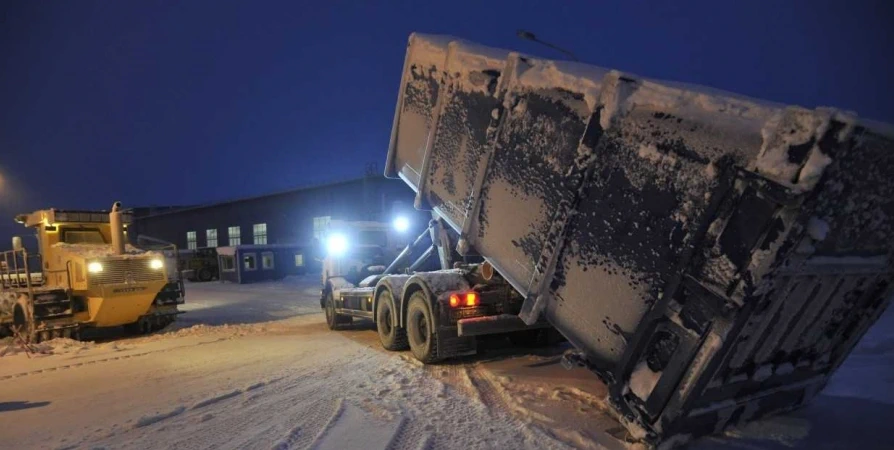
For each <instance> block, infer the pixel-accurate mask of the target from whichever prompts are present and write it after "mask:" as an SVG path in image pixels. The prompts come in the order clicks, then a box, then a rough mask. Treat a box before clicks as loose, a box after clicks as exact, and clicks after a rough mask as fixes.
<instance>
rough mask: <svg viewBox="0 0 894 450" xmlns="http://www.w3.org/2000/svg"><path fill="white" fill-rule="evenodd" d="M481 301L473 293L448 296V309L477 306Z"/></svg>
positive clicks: (475, 293) (476, 294)
mask: <svg viewBox="0 0 894 450" xmlns="http://www.w3.org/2000/svg"><path fill="white" fill-rule="evenodd" d="M480 304H481V300H480V298H479V297H478V293H477V292H475V291H469V292H458V293H453V294H450V307H451V308H459V307H461V306H478V305H480Z"/></svg>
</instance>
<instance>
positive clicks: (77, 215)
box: [0, 202, 184, 342]
mask: <svg viewBox="0 0 894 450" xmlns="http://www.w3.org/2000/svg"><path fill="white" fill-rule="evenodd" d="M16 221H17V222H19V223H21V224H23V225H25V226H26V227H28V228H31V229H33V230H35V231H36V238H37V243H36V244H37V245H36V248H37V251H36V252H34V251H29V250H28V248H26V247H33V245H27V246H26V245H25V244H26V242H24V241H23V240H22V238H21V237H15V238H13V249H12V250H8V251H4V252H2V253H0V333H7V334H9V333H13V332H18V334H20V335H21V336H23V337H24V338H25V339H26V340H28V341H30V342H40V341H42V340H46V339H52V338H56V337H75V338H76V337H78V336H79V335H80V331H82V330H83V329H85V328H91V327H95V328H101V327H116V326H124V327H125V328H127V329H128V330H129V331H132V332H142V333H148V332H151V331H153V330H156V329H160V328H163V327H164V326H166V325H168V324H170V323H171V322H172V321H173V320H174V318H175V317H176V315H177V314H179V313H180V311H179V310H178V308H177V307H178V305H180V304H183V302H184V295H183V284H182V280H180V279H179V277H177V276H176V275H171V271H169V270H166V266H167V265H172V267H176V266H175V264H176V261H173V262H170V263H168V262H167V261H166V260H165V257H164V255H163V254H161V253H157V252H149V251H144V250H140V249H137V248H135V247H133V246H130V245H127V243H126V239H125V233H126V230H125V229H126V227H127V225H126V223H127V222H129V215H128V214H126V213H124V212H122V210H121V204H120V202H116V203H115V204H114V205H113V207H112V210H111V212H103V211H65V210H57V209H47V210H41V211H36V212H33V213H31V214H22V215H19V216H18V217H16ZM28 238H30V236H29V237H28ZM27 244H32V243H31V242H27Z"/></svg>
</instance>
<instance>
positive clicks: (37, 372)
mask: <svg viewBox="0 0 894 450" xmlns="http://www.w3.org/2000/svg"><path fill="white" fill-rule="evenodd" d="M225 340H227V339H226V338H221V339H215V340H213V341H207V342H199V343H197V344H192V345H181V346H178V347H173V348H164V349H158V350H150V351H148V352H141V353H132V354H129V355H119V356H112V357H108V358H101V359H91V360H89V361H84V362H77V363H71V364H64V365H61V366H52V367H46V368H43V369H36V370H31V371H28V372H19V373H12V374H8V375H2V376H0V381H4V380H9V379H12V378H21V377H26V376H32V375H40V374H42V373H47V372H55V371H57V370H68V369H74V368H77V367H84V366H90V365H94V364H99V363H106V362H113V361H120V360H123V359H131V358H137V357H140V356H146V355H151V354H154V353H160V352H169V351H173V350H178V349H183V348H190V347H199V346H202V345H208V344H216V343H218V342H221V341H225ZM85 356H89V355H85Z"/></svg>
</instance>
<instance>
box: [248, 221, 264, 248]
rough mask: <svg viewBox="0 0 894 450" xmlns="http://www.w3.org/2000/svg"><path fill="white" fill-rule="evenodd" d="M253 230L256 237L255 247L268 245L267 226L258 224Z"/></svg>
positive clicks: (253, 226)
mask: <svg viewBox="0 0 894 450" xmlns="http://www.w3.org/2000/svg"><path fill="white" fill-rule="evenodd" d="M251 228H252V234H253V235H254V237H255V245H267V224H266V223H256V224H254V225H252V227H251Z"/></svg>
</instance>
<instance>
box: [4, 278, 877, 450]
mask: <svg viewBox="0 0 894 450" xmlns="http://www.w3.org/2000/svg"><path fill="white" fill-rule="evenodd" d="M317 282H318V281H317V277H311V276H309V277H305V278H302V279H299V280H290V281H289V282H286V283H269V284H258V285H244V286H238V285H225V284H218V283H207V284H189V285H187V289H188V294H187V305H186V307H185V309H186V310H187V311H188V313H187V314H184V315H183V316H181V317H180V320H178V322H177V323H175V324H174V325H172V326H170V327H169V328H167V329H166V330H164V331H162V332H160V333H157V334H154V335H151V336H146V337H140V338H121V339H116V340H108V339H104V340H102V341H100V342H75V341H68V340H56V341H51V342H50V343H48V344H44V345H41V350H42V351H43V352H44V353H43V354H41V355H37V356H32V357H31V358H28V356H27V355H25V354H23V353H16V354H7V355H6V356H3V357H0V448H17V449H19V448H21V449H26V448H55V449H61V448H90V449H93V448H108V449H117V448H140V449H143V448H153V449H167V448H178V449H197V448H240V449H241V448H262V449H292V448H315V449H348V448H362V449H437V448H463V449H465V448H500V449H510V448H511V449H517V448H608V449H622V448H625V447H627V448H629V447H631V446H630V445H628V444H625V442H624V440H625V432H624V431H623V430H622V429H621V428H620V427H618V426H617V424H615V423H614V422H613V421H612V420H611V419H610V418H609V417H608V416H607V415H606V414H605V413H604V412H603V403H602V397H603V395H604V393H605V389H604V386H603V385H602V384H601V383H599V382H598V381H597V380H596V379H595V377H594V376H592V375H591V374H590V373H588V372H586V371H585V370H571V371H566V370H564V369H562V368H561V366H560V364H559V363H558V361H559V360H558V355H559V354H560V353H561V351H562V349H561V348H553V349H542V350H537V351H531V350H529V349H518V348H513V347H510V346H508V345H507V344H505V343H503V342H501V341H493V342H488V343H486V344H485V345H484V349H483V351H482V352H481V354H480V355H478V356H476V357H472V358H465V359H462V360H459V361H453V362H448V363H445V364H439V365H434V366H422V365H420V364H418V363H416V362H415V361H414V360H412V359H411V357H409V355H408V353H390V352H386V351H384V350H383V349H382V348H381V346H380V345H379V343H378V338H377V336H376V333H375V331H374V329H372V327H370V326H367V325H363V324H358V325H356V326H354V327H353V328H351V329H347V330H344V331H339V332H331V331H329V330H328V329H327V328H326V325H325V322H324V319H323V316H322V314H321V313H320V309H319V296H318V295H319V294H318V288H317ZM3 347H5V345H0V349H2V348H3ZM892 369H894V311H889V313H888V314H886V315H885V316H884V317H883V319H882V321H881V322H880V324H879V326H877V327H875V328H874V329H873V330H872V331H871V332H870V335H869V336H867V338H866V339H865V340H864V342H862V343H861V345H860V347H859V348H858V349H857V351H856V352H855V353H854V355H852V357H851V358H850V359H849V360H848V361H847V363H846V364H845V366H844V367H843V368H842V370H841V371H840V373H839V374H838V375H837V376H836V377H835V379H833V380H832V382H831V383H830V385H829V387H828V388H827V390H826V391H825V392H824V394H823V395H822V396H820V398H818V399H817V400H816V401H815V402H814V403H813V404H812V405H811V406H809V407H808V408H805V409H803V410H801V411H798V412H795V413H793V414H790V415H787V416H784V417H778V418H773V419H769V420H767V421H763V422H759V423H756V424H753V425H750V426H748V427H745V428H744V429H741V430H734V431H731V432H730V433H728V435H727V436H724V437H712V438H707V439H702V440H700V441H698V442H696V443H695V444H694V445H693V447H695V448H701V449H710V448H749V449H750V448H791V447H794V448H804V449H815V448H889V446H888V444H889V442H890V440H889V439H888V440H886V439H884V437H885V431H886V430H885V427H884V425H885V424H886V423H888V422H890V420H891V418H892V417H894V389H892V388H894V371H892Z"/></svg>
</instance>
